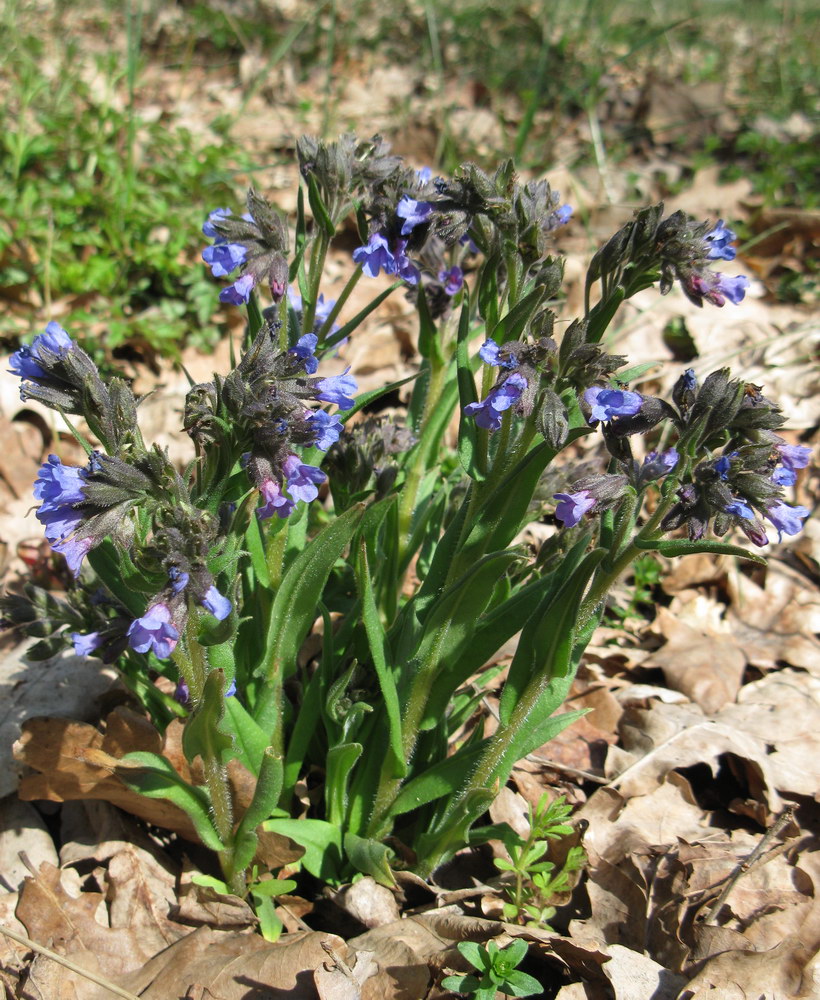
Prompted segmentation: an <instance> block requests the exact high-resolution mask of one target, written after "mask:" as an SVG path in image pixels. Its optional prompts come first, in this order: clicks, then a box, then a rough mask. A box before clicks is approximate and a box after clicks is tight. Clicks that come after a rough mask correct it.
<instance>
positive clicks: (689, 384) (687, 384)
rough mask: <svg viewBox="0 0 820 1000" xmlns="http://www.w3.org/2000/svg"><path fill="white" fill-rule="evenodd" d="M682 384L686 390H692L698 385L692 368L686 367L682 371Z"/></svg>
mask: <svg viewBox="0 0 820 1000" xmlns="http://www.w3.org/2000/svg"><path fill="white" fill-rule="evenodd" d="M683 386H684V388H685V389H686V391H687V392H694V391H695V389H697V387H698V377H697V375H695V369H694V368H687V369H686V371H685V372H684V373H683Z"/></svg>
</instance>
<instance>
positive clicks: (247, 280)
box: [219, 274, 256, 306]
mask: <svg viewBox="0 0 820 1000" xmlns="http://www.w3.org/2000/svg"><path fill="white" fill-rule="evenodd" d="M255 284H256V282H255V280H254V277H253V275H252V274H243V275H242V277H241V278H237V279H236V281H235V282H234V283H233V284H232V285H228V286H227V288H223V289H222V291H221V292H220V293H219V301H220V302H224V303H226V305H230V306H241V305H243V304H244V303H246V302H247V301H248V300H249V299H250V297H251V292H252V291H253V286H254V285H255Z"/></svg>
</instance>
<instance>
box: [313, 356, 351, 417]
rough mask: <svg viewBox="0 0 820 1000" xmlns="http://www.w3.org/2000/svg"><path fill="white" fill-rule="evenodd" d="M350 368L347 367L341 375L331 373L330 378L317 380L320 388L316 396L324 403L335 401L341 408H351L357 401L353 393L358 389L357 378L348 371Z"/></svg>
mask: <svg viewBox="0 0 820 1000" xmlns="http://www.w3.org/2000/svg"><path fill="white" fill-rule="evenodd" d="M349 371H350V368H349V367H348V368H346V369H345V370H344V372H342V374H341V375H331V376H329V377H328V378H320V379H317V380H316V388H317V389H318V390H319V391H318V393H317V394H316V398H317V399H318V400H320V401H321V402H323V403H335V404H336V405H337V406H338V407H339V409H340V410H349V409H350V408H351V406H353V403H354V402H355V401H354V399H353V398H352V396H353V393H354V392H356V391H357V390H358V388H359V387H358V385H357V384H356V379H354V378H353V376H352V375H348V374H347V373H348V372H349Z"/></svg>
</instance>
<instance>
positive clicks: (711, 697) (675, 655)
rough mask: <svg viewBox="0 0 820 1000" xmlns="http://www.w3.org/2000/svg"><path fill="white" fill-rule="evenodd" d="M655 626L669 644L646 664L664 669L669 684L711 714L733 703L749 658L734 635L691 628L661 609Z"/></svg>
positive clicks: (676, 616)
mask: <svg viewBox="0 0 820 1000" xmlns="http://www.w3.org/2000/svg"><path fill="white" fill-rule="evenodd" d="M655 627H656V628H657V629H658V630H659V631H660V632H661V634H662V635H664V636H665V637H666V639H667V642H666V644H665V645H664V646H662V647H661V649H659V650H657V651H656V652H654V653H652V655H651V656H650V657H649V659H647V660H645V661H644V664H643V665H644V666H657V667H660V668H661V669H662V670H663V675H664V678H665V680H666V683H667V684H668V685H669V687H671V688H672V689H673V690H675V691H680V692H681V693H682V694H685V695H686V696H687V697H688V698H690V699H691V700H692V701H694V702H696V703H697V704H698V705H700V707H701V708H702V709H703V710H704V712H706V713H707V714H708V715H713V714H714V713H715V712H717V711H719V710H720V709H721V708H722V707H723V706H724V705H725V704H727V703H728V702H730V701H734V699H735V696H736V695H737V692H738V691H739V690H740V683H741V680H742V678H743V671H744V669H745V667H746V657H745V656H744V655H743V653H742V652H741V651H740V650H739V649H738V648H737V645H736V644H735V643H734V641H733V639H732V637H731V636H728V635H721V634H716V633H715V632H704V631H699V630H697V629H694V628H691V627H690V626H688V625H686V624H685V623H684V622H683V621H681V619H680V617H679V616H678V615H675V614H673V613H672V612H671V611H669V610H668V609H666V608H660V609H659V611H658V617H657V619H656V621H655Z"/></svg>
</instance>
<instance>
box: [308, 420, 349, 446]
mask: <svg viewBox="0 0 820 1000" xmlns="http://www.w3.org/2000/svg"><path fill="white" fill-rule="evenodd" d="M308 413H309V416H308V418H307V420H308V423H309V424H310V425H311V429H312V430H314V431H315V433H316V439H315V440H314V442H313V445H314V447H315V448H319V449H320V451H327V450H328V448H329V447H330V446H331V445H332V444H335V443H336V441H338V440H339V436H340V434H341V433H342V430H343V428H344V425H343V424H342V421H341V420H340V419H339V416H338V414H336V413H334V414H333V415H331V414H330V413H326V412H325V411H324V410H309V411H308Z"/></svg>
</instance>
